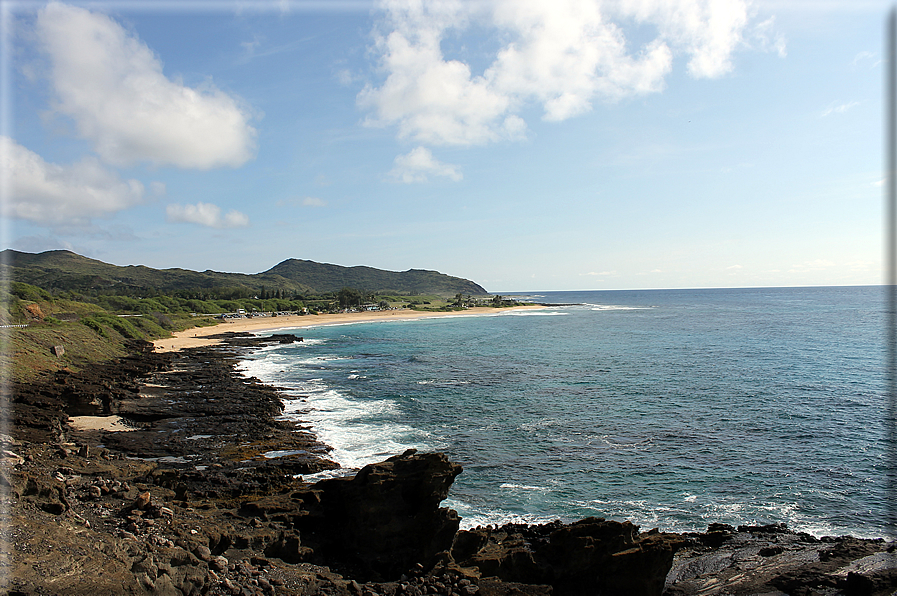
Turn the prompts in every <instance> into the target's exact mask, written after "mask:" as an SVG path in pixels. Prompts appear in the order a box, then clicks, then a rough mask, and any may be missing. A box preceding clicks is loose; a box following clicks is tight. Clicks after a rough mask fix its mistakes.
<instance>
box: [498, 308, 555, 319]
mask: <svg viewBox="0 0 897 596" xmlns="http://www.w3.org/2000/svg"><path fill="white" fill-rule="evenodd" d="M569 314H570V313H567V312H558V311H556V310H511V311H508V312H503V313H498V314H496V315H495V316H497V317H559V316H564V315H569Z"/></svg>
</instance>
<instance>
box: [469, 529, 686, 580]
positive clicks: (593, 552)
mask: <svg viewBox="0 0 897 596" xmlns="http://www.w3.org/2000/svg"><path fill="white" fill-rule="evenodd" d="M683 544H684V541H683V540H682V538H681V537H680V536H678V535H676V534H660V533H657V532H649V533H646V534H639V532H638V528H637V527H636V526H634V525H632V524H631V523H629V522H622V523H620V522H615V521H608V520H605V519H602V518H586V519H583V520H580V521H578V522H574V523H572V524H569V525H565V524H561V523H560V522H554V523H552V524H546V525H542V526H524V525H515V524H508V525H505V526H502V527H500V528H497V529H495V530H492V529H491V528H489V527H487V528H485V529H484V528H478V529H476V530H469V531H461V532H459V533H458V535H457V537H456V539H455V543H454V546H453V548H452V557H453V558H454V559H455V561H456V562H457V563H458V564H459V565H461V566H462V567H475V568H477V569H478V570H479V571H480V573H481V574H482V575H483V576H484V577H491V576H494V577H498V578H500V579H502V580H504V581H508V582H519V583H526V584H550V585H551V586H552V587H553V588H554V593H555V594H559V595H563V594H570V595H578V594H620V595H624V594H625V595H632V596H638V595H641V594H645V595H657V596H659V595H660V594H661V592H662V591H663V586H664V580H665V579H666V575H667V572H668V571H669V570H670V567H671V565H672V562H673V553H674V552H675V550H676V548H678V547H679V546H682V545H683Z"/></svg>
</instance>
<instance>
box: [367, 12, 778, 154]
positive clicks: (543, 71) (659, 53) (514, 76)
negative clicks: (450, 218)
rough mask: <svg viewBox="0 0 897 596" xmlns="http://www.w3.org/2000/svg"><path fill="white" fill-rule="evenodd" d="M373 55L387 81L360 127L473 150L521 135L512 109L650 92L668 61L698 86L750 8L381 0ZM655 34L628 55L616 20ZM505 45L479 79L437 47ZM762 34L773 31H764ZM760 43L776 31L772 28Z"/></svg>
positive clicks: (551, 112)
mask: <svg viewBox="0 0 897 596" xmlns="http://www.w3.org/2000/svg"><path fill="white" fill-rule="evenodd" d="M381 6H382V8H383V10H384V19H383V22H382V23H381V25H380V27H379V28H378V29H377V31H376V33H375V44H374V48H373V49H374V51H375V53H376V54H377V55H378V56H379V60H380V65H381V67H382V69H383V71H384V73H385V76H386V78H385V80H384V81H383V83H382V84H381V85H380V86H374V85H371V84H369V85H367V86H366V87H365V88H364V89H363V90H362V91H361V93H359V95H358V104H359V106H361V107H362V108H366V109H369V110H371V113H370V114H369V116H368V118H367V119H366V120H365V122H366V124H368V125H373V126H393V125H394V126H396V127H397V128H398V134H399V137H400V138H408V139H413V140H415V141H417V142H420V143H426V144H433V145H473V144H483V143H488V142H494V141H498V140H503V139H519V138H521V137H523V136H524V133H525V131H526V124H525V122H524V121H523V119H522V118H521V117H520V116H519V112H520V111H521V110H522V109H523V108H524V107H526V106H527V105H529V104H531V103H537V104H539V105H541V106H542V108H543V110H544V118H545V119H546V120H554V121H558V120H565V119H567V118H570V117H573V116H576V115H578V114H581V113H584V112H587V111H589V110H590V109H592V104H593V103H594V102H595V101H617V100H620V99H623V98H626V97H630V96H634V95H642V94H647V93H656V92H658V91H661V90H662V89H663V86H664V80H665V77H666V76H667V75H668V74H669V73H670V72H671V70H672V65H673V56H674V54H677V53H678V54H683V55H686V56H688V58H689V60H688V67H687V68H688V72H689V73H690V74H691V75H692V76H693V77H699V78H700V77H718V76H721V75H723V74H725V73H727V72H729V71H730V70H731V69H732V54H733V52H734V51H735V49H736V48H737V47H739V45H741V44H743V43H744V41H743V36H744V30H745V29H746V27H747V25H748V16H747V2H746V0H676V1H672V0H641V1H639V2H631V1H625V2H624V1H622V0H554V1H552V2H546V1H544V0H484V1H482V2H460V1H457V0H454V1H453V0H446V1H445V2H439V3H422V2H419V1H417V0H383V2H382V3H381ZM633 20H634V21H636V22H637V23H638V24H639V25H648V26H653V28H654V29H655V30H656V36H655V37H654V38H653V39H650V40H648V41H647V42H646V43H645V44H644V45H642V46H641V47H638V48H634V49H633V48H631V44H630V43H629V42H628V40H627V38H626V36H625V34H624V27H623V25H621V23H630V22H632V21H633ZM474 24H476V25H481V26H483V28H484V29H485V30H486V31H489V32H491V33H492V34H494V37H495V39H497V40H499V41H500V44H501V47H500V48H499V49H498V50H497V51H496V53H495V55H494V57H493V59H492V62H491V64H490V65H489V66H488V67H487V68H485V69H484V70H483V72H482V73H481V74H477V73H474V72H472V70H471V66H470V65H469V64H467V63H465V62H463V61H461V60H457V59H447V58H446V56H445V55H444V53H443V42H444V41H445V40H446V39H447V38H449V36H450V35H455V34H457V33H462V32H464V31H465V30H467V29H469V28H471V26H472V25H474ZM762 25H764V27H765V29H766V30H768V29H770V28H771V23H764V24H762ZM765 35H766V37H769V36H770V35H771V34H770V33H769V32H768V31H767V32H766V33H765Z"/></svg>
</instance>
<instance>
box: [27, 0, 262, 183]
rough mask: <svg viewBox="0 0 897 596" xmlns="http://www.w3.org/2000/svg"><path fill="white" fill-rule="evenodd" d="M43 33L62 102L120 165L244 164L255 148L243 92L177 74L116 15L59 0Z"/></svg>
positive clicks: (45, 11) (43, 18)
mask: <svg viewBox="0 0 897 596" xmlns="http://www.w3.org/2000/svg"><path fill="white" fill-rule="evenodd" d="M36 35H37V39H38V40H39V42H40V45H41V47H42V49H43V50H44V51H45V52H46V54H47V55H48V56H49V59H50V79H51V83H52V87H53V89H54V91H55V94H56V97H57V101H56V104H55V109H56V110H57V111H58V112H61V113H63V114H66V115H68V116H70V117H71V118H72V119H73V120H74V122H75V124H76V126H77V130H78V133H79V134H80V135H81V136H82V137H84V138H85V139H88V140H90V141H91V142H92V143H93V145H94V149H95V150H96V152H97V154H99V156H100V157H101V158H102V159H103V160H104V161H106V162H108V163H111V164H114V165H131V164H134V163H138V162H149V163H152V164H156V165H173V166H177V167H181V168H196V169H201V170H205V169H210V168H216V167H222V166H231V167H236V166H240V165H242V164H244V163H245V162H246V161H248V160H249V159H251V158H252V157H253V155H254V153H255V137H256V131H255V129H254V128H252V127H251V126H249V124H248V120H249V115H248V111H247V110H246V109H245V108H244V107H242V106H241V105H240V104H239V102H238V101H237V99H235V98H234V97H232V96H230V95H228V94H227V93H224V92H223V91H221V90H220V89H218V88H217V87H215V86H214V85H213V84H212V83H211V82H207V83H205V84H203V85H201V86H200V87H198V88H190V87H186V86H184V85H183V84H181V83H179V82H176V81H172V80H171V79H169V78H167V77H166V76H165V75H164V74H163V72H162V63H161V62H160V61H159V59H158V58H157V57H156V56H155V55H154V54H153V52H152V50H150V49H149V48H148V47H147V46H146V45H145V44H144V43H143V42H142V41H140V40H139V39H137V38H136V37H134V36H133V35H131V34H129V33H128V32H127V31H125V30H124V29H123V28H122V27H121V26H120V25H119V24H118V23H116V22H115V21H113V20H112V19H111V18H109V17H107V16H105V15H102V14H99V13H93V12H90V11H88V10H85V9H83V8H78V7H74V6H67V5H65V4H61V3H58V2H51V3H50V4H48V5H46V6H45V7H44V8H42V9H41V10H40V11H38V17H37V23H36Z"/></svg>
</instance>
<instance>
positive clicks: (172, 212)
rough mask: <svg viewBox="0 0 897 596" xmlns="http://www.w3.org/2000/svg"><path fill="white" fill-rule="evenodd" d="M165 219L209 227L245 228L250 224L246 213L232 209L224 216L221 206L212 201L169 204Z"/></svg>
mask: <svg viewBox="0 0 897 596" xmlns="http://www.w3.org/2000/svg"><path fill="white" fill-rule="evenodd" d="M165 219H166V220H167V221H169V222H171V223H194V224H198V225H201V226H206V227H209V228H243V227H246V226H248V225H249V217H248V216H247V215H246V214H244V213H240V212H239V211H236V210H233V209H232V210H230V211H228V212H227V213H226V214H225V215H224V216H223V217H222V215H221V207H219V206H218V205H214V204H212V203H197V204H195V205H174V204H172V205H169V206H168V207H166V208H165Z"/></svg>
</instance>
